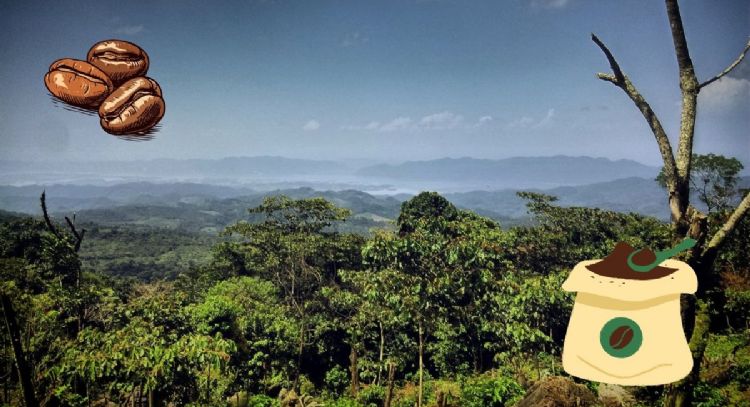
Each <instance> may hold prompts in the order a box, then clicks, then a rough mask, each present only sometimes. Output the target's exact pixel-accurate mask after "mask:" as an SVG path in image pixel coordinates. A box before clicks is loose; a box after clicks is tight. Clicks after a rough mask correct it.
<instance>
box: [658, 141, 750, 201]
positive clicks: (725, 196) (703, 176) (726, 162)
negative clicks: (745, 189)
mask: <svg viewBox="0 0 750 407" xmlns="http://www.w3.org/2000/svg"><path fill="white" fill-rule="evenodd" d="M743 168H744V167H743V165H742V163H741V162H740V161H739V160H738V159H736V158H734V157H732V158H727V157H724V156H723V155H716V154H706V155H703V154H693V164H692V166H691V168H690V185H691V186H692V187H693V190H695V191H697V192H698V199H700V200H701V202H703V203H704V204H706V207H707V208H708V212H709V213H713V212H715V211H724V210H727V209H729V208H731V206H732V205H731V204H732V203H733V201H734V199H735V198H736V197H737V196H738V195H739V194H740V192H741V191H739V190H738V189H737V181H738V180H739V176H738V174H739V173H740V171H742V169H743ZM656 182H658V183H659V185H661V186H662V187H666V185H667V184H666V175H665V174H664V168H662V169H661V171H660V172H659V175H658V176H657V177H656Z"/></svg>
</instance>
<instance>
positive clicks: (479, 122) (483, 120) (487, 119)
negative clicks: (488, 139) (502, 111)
mask: <svg viewBox="0 0 750 407" xmlns="http://www.w3.org/2000/svg"><path fill="white" fill-rule="evenodd" d="M493 120H495V119H494V118H493V117H492V116H482V117H480V118H479V120H477V123H476V124H475V125H474V127H482V126H484V125H485V124H488V123H489V122H491V121H493Z"/></svg>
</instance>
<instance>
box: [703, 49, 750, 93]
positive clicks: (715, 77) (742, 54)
mask: <svg viewBox="0 0 750 407" xmlns="http://www.w3.org/2000/svg"><path fill="white" fill-rule="evenodd" d="M749 50H750V40H748V41H747V44H746V45H745V49H743V50H742V52H741V53H740V56H738V57H737V59H735V60H734V62H732V64H731V65H729V66H728V67H727V69H725V70H723V71H721V73H719V74H718V75H716V76H714V77H713V78H711V79H709V80H707V81H705V82H703V83H701V84H700V85H699V86H698V89H701V88H703V87H704V86H708V85H710V84H712V83H714V82H716V81H718V80H719V79H721V77H722V76H724V75H726V74H728V73H729V72H732V69H734V68H736V67H737V65H739V64H740V62H742V60H743V59H745V54H747V51H749Z"/></svg>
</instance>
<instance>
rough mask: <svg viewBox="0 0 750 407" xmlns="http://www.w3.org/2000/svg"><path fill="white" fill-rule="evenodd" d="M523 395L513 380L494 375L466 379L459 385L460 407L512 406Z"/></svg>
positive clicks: (519, 386)
mask: <svg viewBox="0 0 750 407" xmlns="http://www.w3.org/2000/svg"><path fill="white" fill-rule="evenodd" d="M523 394H524V390H523V387H521V385H520V384H518V382H516V381H515V379H513V378H510V377H507V376H497V374H496V373H489V374H483V375H481V376H476V377H471V378H469V379H466V380H465V381H464V382H463V383H462V384H461V405H463V406H466V407H502V406H510V405H513V403H515V402H516V401H518V400H519V399H520V398H521V397H522V396H523Z"/></svg>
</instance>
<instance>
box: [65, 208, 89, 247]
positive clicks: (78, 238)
mask: <svg viewBox="0 0 750 407" xmlns="http://www.w3.org/2000/svg"><path fill="white" fill-rule="evenodd" d="M74 218H75V217H74ZM65 222H67V223H68V227H69V228H70V231H71V232H72V233H73V236H74V237H75V238H76V243H75V247H74V250H75V251H76V252H77V251H78V250H80V248H81V242H83V236H84V235H85V234H86V229H81V232H80V233H79V232H78V230H77V229H76V225H75V224H74V223H73V221H71V220H70V218H69V217H67V216H66V217H65Z"/></svg>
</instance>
